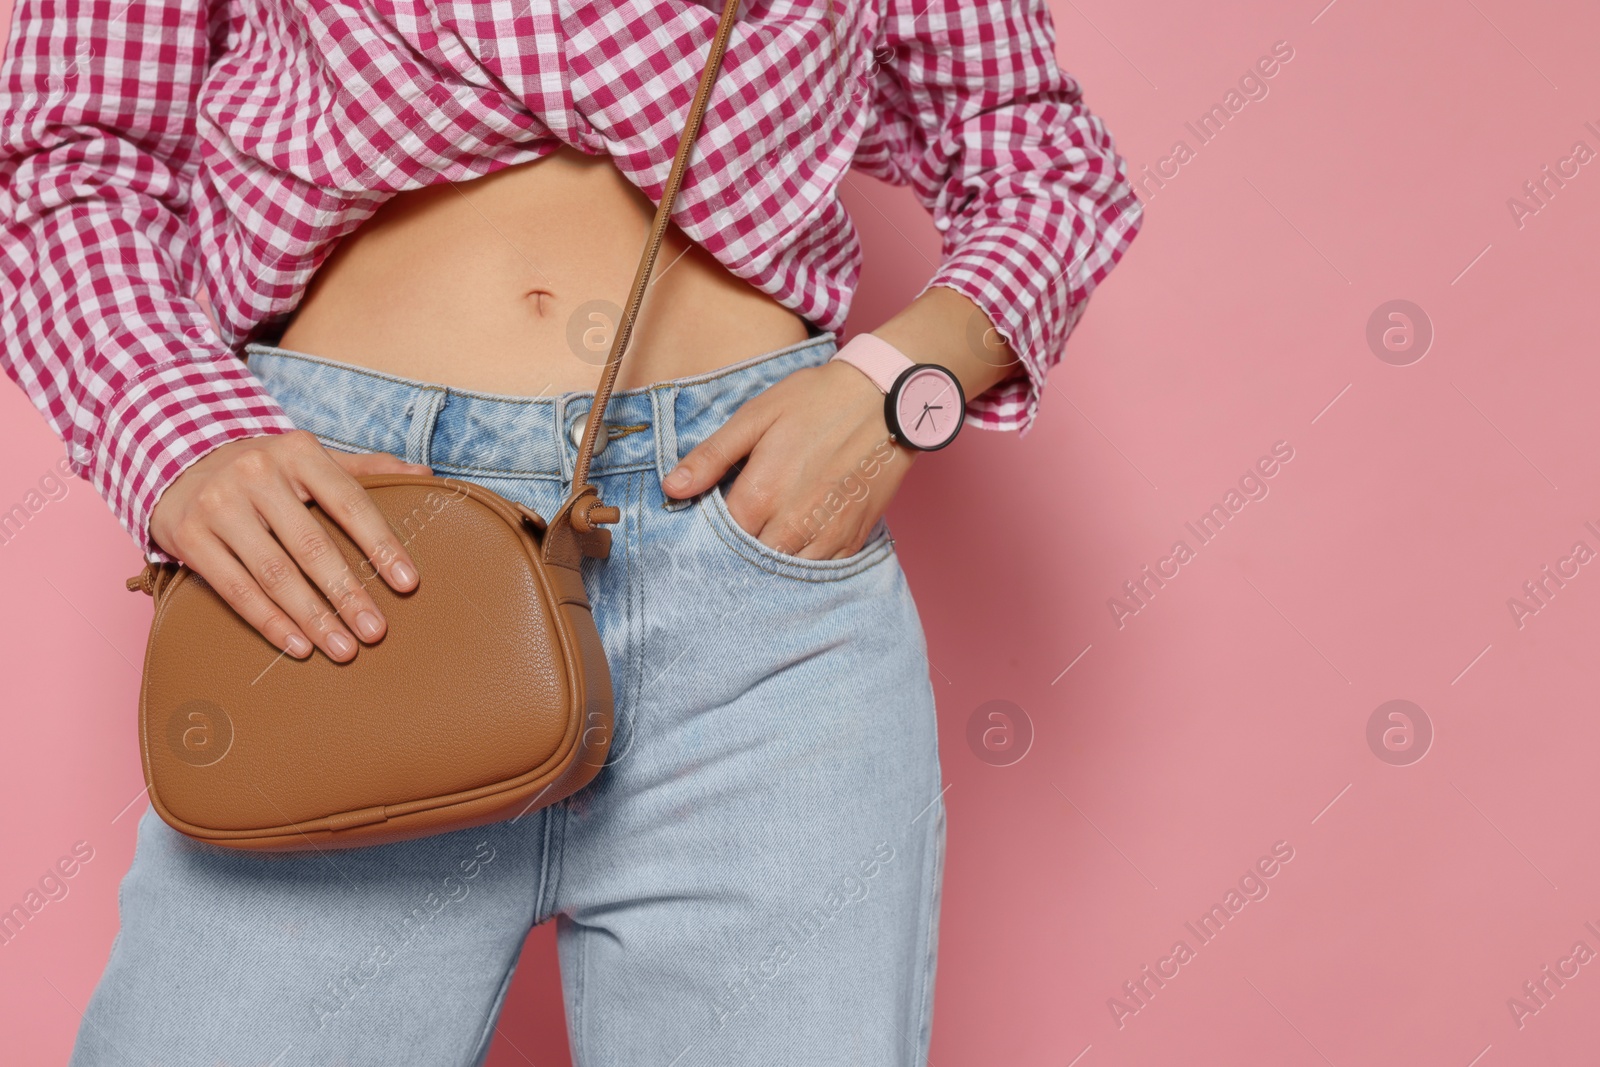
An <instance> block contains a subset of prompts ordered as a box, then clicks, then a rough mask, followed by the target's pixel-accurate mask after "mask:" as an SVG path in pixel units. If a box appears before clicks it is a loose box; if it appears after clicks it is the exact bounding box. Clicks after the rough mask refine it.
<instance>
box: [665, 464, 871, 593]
mask: <svg viewBox="0 0 1600 1067" xmlns="http://www.w3.org/2000/svg"><path fill="white" fill-rule="evenodd" d="M696 510H698V511H699V512H700V514H701V515H703V516H704V517H705V519H706V522H707V523H709V524H710V526H711V529H712V532H713V533H715V534H716V535H717V538H718V539H719V540H721V541H722V543H723V544H724V545H726V546H727V547H728V549H729V550H730V551H731V552H733V553H734V554H735V555H737V556H739V557H740V558H742V559H744V560H745V561H746V562H749V563H753V564H754V565H756V566H757V567H760V568H761V569H762V570H764V571H767V572H768V573H771V574H777V575H782V576H783V577H786V578H797V579H800V580H801V581H808V582H837V581H843V580H844V579H846V578H851V577H854V576H855V575H857V574H860V573H861V572H862V571H865V570H866V569H867V568H869V567H872V566H875V565H876V564H879V563H882V562H884V561H885V560H888V559H892V558H894V540H893V539H892V538H891V537H890V536H889V526H888V523H886V522H885V521H884V520H882V519H879V520H878V522H877V524H876V525H875V526H874V527H873V528H872V532H871V533H869V534H868V535H867V543H866V544H864V545H862V546H861V549H860V550H859V551H857V552H854V553H852V554H851V555H848V556H845V557H844V558H842V559H802V558H800V557H799V556H791V555H789V554H787V553H784V552H779V551H778V550H777V549H775V548H773V547H772V546H771V545H767V544H763V543H762V542H761V540H760V539H759V538H757V537H756V536H755V535H754V534H751V533H749V532H748V531H746V530H745V528H744V527H742V526H740V525H739V523H738V522H737V521H735V520H734V517H733V514H732V513H731V512H730V511H728V502H727V499H726V498H725V497H724V496H723V493H722V486H720V485H717V486H713V487H712V488H711V489H710V490H709V491H708V492H706V493H705V494H704V495H702V496H701V497H700V500H699V502H698V503H697V504H696Z"/></svg>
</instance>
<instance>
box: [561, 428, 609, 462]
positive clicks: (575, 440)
mask: <svg viewBox="0 0 1600 1067" xmlns="http://www.w3.org/2000/svg"><path fill="white" fill-rule="evenodd" d="M586 421H587V420H585V419H579V420H578V421H577V422H575V423H573V424H572V431H571V433H570V434H569V435H568V436H570V437H571V438H572V447H573V448H582V447H583V426H584V423H585V422H586ZM607 438H608V435H607V434H606V424H605V423H603V422H602V423H601V424H600V429H599V431H598V432H596V433H595V435H594V454H595V455H597V456H598V455H599V454H600V453H602V452H604V451H605V450H606V440H607Z"/></svg>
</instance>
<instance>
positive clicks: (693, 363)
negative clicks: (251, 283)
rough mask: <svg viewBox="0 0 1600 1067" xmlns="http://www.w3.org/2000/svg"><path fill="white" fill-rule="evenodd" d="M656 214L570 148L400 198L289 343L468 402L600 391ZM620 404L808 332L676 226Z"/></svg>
mask: <svg viewBox="0 0 1600 1067" xmlns="http://www.w3.org/2000/svg"><path fill="white" fill-rule="evenodd" d="M654 214H655V205H654V204H652V203H651V202H650V200H649V198H648V197H646V196H645V195H644V194H643V193H642V192H640V191H639V190H638V188H636V187H635V186H634V185H633V184H632V183H631V182H629V181H628V180H627V179H626V178H625V177H623V175H622V174H621V172H619V171H618V170H617V168H616V166H615V165H614V164H613V163H612V162H611V160H610V158H609V157H606V156H586V155H583V154H582V153H580V152H578V151H576V150H575V149H572V148H569V147H567V146H565V145H563V146H561V147H560V148H558V149H557V150H556V151H555V152H553V153H551V154H550V155H548V156H545V157H543V158H541V159H539V160H535V161H533V162H531V163H524V164H519V165H517V166H513V167H508V168H506V169H504V170H501V171H497V172H495V173H494V174H491V175H488V176H486V177H482V178H476V179H473V180H471V181H466V182H458V183H454V184H449V183H446V184H441V185H434V186H428V187H425V188H422V189H417V190H410V191H406V192H402V193H398V194H396V195H395V196H393V197H392V198H390V199H389V200H388V201H387V202H385V204H384V205H383V207H381V208H380V209H379V210H378V212H377V213H376V214H374V215H373V216H372V217H371V218H369V219H368V220H366V221H365V222H364V223H363V224H362V225H361V226H360V227H359V228H357V229H356V230H355V231H354V232H352V233H350V234H349V235H347V236H346V237H345V238H344V239H343V240H342V241H340V243H339V245H338V246H337V247H336V248H335V249H334V251H333V253H332V254H331V255H330V256H329V257H328V259H327V260H326V261H325V262H324V263H323V265H322V266H321V268H319V270H318V271H317V273H316V275H315V276H314V277H313V278H312V280H311V284H310V286H309V288H308V289H307V291H306V295H305V297H304V299H303V300H302V301H301V303H300V306H299V308H298V309H297V310H296V312H295V315H294V317H293V319H292V320H291V321H290V322H289V325H288V327H287V329H286V330H285V331H284V332H283V334H282V336H281V337H280V338H278V339H277V341H276V342H275V343H276V344H277V345H279V346H281V347H283V348H287V349H291V350H293V351H298V352H305V353H309V354H311V355H317V356H322V357H324V358H327V359H333V360H338V361H340V362H344V363H353V364H356V365H358V366H362V367H370V368H372V369H374V370H380V371H384V372H387V373H389V374H395V375H399V376H401V377H405V378H415V379H419V380H421V381H426V382H434V383H438V384H441V385H447V386H451V387H453V388H457V389H471V390H476V391H479V392H487V393H503V394H510V395H514V396H544V395H551V394H554V393H561V392H569V391H576V390H592V389H593V388H594V387H595V385H596V383H597V382H598V381H599V379H600V368H601V365H602V364H603V363H604V362H605V358H606V355H607V353H608V352H609V350H610V344H611V340H612V336H613V332H614V323H615V321H616V318H617V316H618V314H619V312H620V309H621V308H622V307H623V305H625V304H626V303H627V299H628V293H629V290H630V288H631V286H632V284H633V279H634V274H635V272H636V271H637V269H638V265H639V257H640V254H641V253H642V252H643V250H644V246H645V242H646V240H647V239H648V238H649V234H650V225H651V222H652V220H653V218H654ZM653 278H654V280H653V281H652V282H651V284H650V287H649V289H647V290H646V296H645V300H644V304H643V307H642V308H641V310H640V312H639V316H638V320H637V322H636V323H635V325H634V334H633V339H632V341H631V343H630V344H629V346H628V352H627V358H626V360H625V361H624V363H623V367H622V372H621V376H620V377H619V379H618V382H617V387H618V388H619V389H631V388H638V387H640V386H644V385H649V384H652V383H654V382H658V381H666V380H669V379H672V378H681V377H686V376H689V375H695V374H702V373H705V372H708V371H713V370H717V369H718V368H721V367H725V366H728V365H730V364H733V363H737V362H739V361H741V360H745V359H748V358H750V357H751V356H755V355H759V354H761V353H763V352H768V351H771V350H773V349H776V348H782V347H784V346H786V345H791V344H794V343H796V342H798V341H803V340H804V339H805V338H806V336H807V331H806V324H805V321H804V320H803V319H802V318H801V317H800V316H799V315H797V314H795V313H794V312H792V311H790V310H789V309H787V308H785V307H784V306H783V305H781V304H779V303H778V302H777V301H776V300H775V299H773V298H772V297H771V296H768V295H767V294H765V293H763V292H761V291H760V290H758V289H756V288H755V287H754V286H752V285H750V283H748V282H746V281H744V280H743V279H741V278H738V277H735V276H734V275H733V274H732V273H730V272H729V271H728V270H727V269H726V268H725V267H723V266H722V265H721V264H720V263H718V262H717V261H716V260H715V259H714V258H713V257H712V256H711V255H710V254H709V253H707V252H705V251H704V250H702V249H701V248H700V247H699V246H698V245H695V244H694V243H693V242H692V241H690V240H689V239H688V238H687V237H686V236H685V235H684V234H683V233H682V232H681V231H680V230H679V229H678V228H677V227H676V226H675V225H669V226H668V228H667V235H666V240H665V242H664V243H663V244H662V247H661V252H660V255H659V258H658V259H657V261H656V268H655V273H654V275H653Z"/></svg>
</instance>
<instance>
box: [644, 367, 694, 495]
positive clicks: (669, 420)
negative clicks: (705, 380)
mask: <svg viewBox="0 0 1600 1067" xmlns="http://www.w3.org/2000/svg"><path fill="white" fill-rule="evenodd" d="M678 393H679V388H678V386H676V385H663V386H657V387H656V388H654V389H652V390H650V412H651V416H652V418H651V421H652V422H654V423H655V434H656V477H657V478H658V479H660V480H665V479H666V477H667V475H668V474H670V473H672V468H673V467H676V466H677V465H678V460H679V459H681V458H682V457H681V456H679V455H678V419H677V415H678ZM693 503H694V501H693V500H692V499H690V500H674V499H673V498H672V497H669V496H666V495H665V494H663V495H662V504H661V506H662V508H664V509H665V510H667V511H682V510H683V509H684V508H686V507H688V506H689V505H690V504H693Z"/></svg>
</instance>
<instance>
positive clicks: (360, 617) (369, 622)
mask: <svg viewBox="0 0 1600 1067" xmlns="http://www.w3.org/2000/svg"><path fill="white" fill-rule="evenodd" d="M356 629H358V630H360V631H361V636H362V637H365V638H366V639H367V640H368V641H376V640H377V639H378V635H379V634H380V633H382V632H383V623H382V622H380V621H379V620H378V617H377V616H376V615H374V614H373V613H372V612H370V611H361V612H357V613H356Z"/></svg>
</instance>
